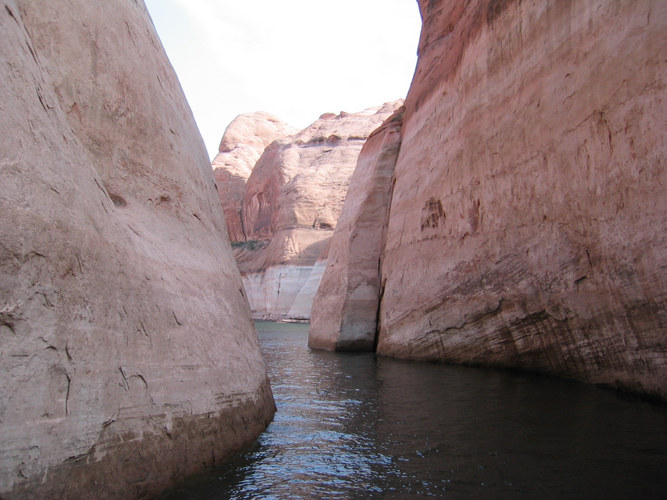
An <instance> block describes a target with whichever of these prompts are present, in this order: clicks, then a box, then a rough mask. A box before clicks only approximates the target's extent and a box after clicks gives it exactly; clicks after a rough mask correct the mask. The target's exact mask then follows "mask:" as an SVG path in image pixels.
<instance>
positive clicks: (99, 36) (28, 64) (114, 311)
mask: <svg viewBox="0 0 667 500" xmlns="http://www.w3.org/2000/svg"><path fill="white" fill-rule="evenodd" d="M1 3H2V6H1V8H0V27H1V30H2V33H3V49H2V51H0V80H1V82H2V84H1V85H0V103H1V104H0V107H1V108H2V113H0V129H2V131H3V132H2V134H0V155H1V156H0V185H1V186H2V190H1V191H0V373H2V384H0V497H3V498H89V497H91V496H94V497H95V498H134V497H140V496H146V495H150V494H152V493H155V492H156V491H158V490H159V489H161V488H164V487H166V486H168V485H170V484H171V483H173V482H174V481H177V480H179V479H181V478H183V477H184V476H185V475H187V474H192V473H195V472H198V471H200V470H201V469H202V468H203V467H206V466H210V465H212V464H213V463H216V462H219V461H220V460H221V459H223V458H225V457H226V456H227V455H228V454H229V453H231V452H232V451H234V450H237V449H239V448H240V447H242V446H243V445H245V444H247V443H249V442H250V441H252V440H253V439H254V438H255V437H256V436H257V434H258V433H259V432H260V431H261V430H262V429H263V428H264V427H265V426H266V424H267V423H268V421H269V420H270V419H271V418H272V415H273V412H274V410H275V406H274V403H273V398H272V396H271V391H270V388H269V385H268V380H267V377H266V373H265V369H264V364H263V361H262V358H261V356H260V352H259V346H258V342H257V337H256V333H255V331H254V328H253V324H252V321H251V317H250V309H249V307H248V303H247V301H246V299H245V297H244V296H243V288H242V284H241V279H240V275H239V272H238V269H237V267H236V264H235V262H234V259H233V256H232V252H231V248H230V245H229V242H228V240H227V237H226V235H225V233H226V227H225V222H224V216H223V213H222V211H221V210H220V204H219V199H218V195H217V193H216V189H215V182H214V179H213V175H212V172H211V168H210V163H209V161H208V158H207V155H206V151H205V148H204V144H203V141H202V139H201V137H200V136H199V133H198V132H197V128H196V125H195V123H194V120H193V117H192V114H191V112H190V110H189V108H188V106H187V103H186V100H185V97H184V95H183V93H182V91H181V88H180V86H179V84H178V81H177V79H176V76H175V74H174V72H173V70H172V68H171V66H170V65H169V62H168V60H167V57H166V55H165V54H164V51H163V49H162V46H161V44H160V41H159V39H158V37H157V35H156V33H155V31H154V28H153V26H152V23H151V20H150V17H149V15H148V13H147V11H146V8H145V6H144V5H143V2H141V1H138V2H137V1H132V0H114V1H105V2H89V1H87V0H70V1H68V2H61V1H55V2H53V1H52V2H34V1H30V0H4V1H2V2H1Z"/></svg>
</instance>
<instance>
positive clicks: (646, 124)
mask: <svg viewBox="0 0 667 500" xmlns="http://www.w3.org/2000/svg"><path fill="white" fill-rule="evenodd" d="M419 5H420V9H421V13H422V18H423V30H422V35H421V39H420V45H419V62H418V65H417V70H416V73H415V77H414V80H413V83H412V85H411V88H410V91H409V93H408V96H407V99H406V103H405V108H406V112H405V116H404V119H403V126H402V129H401V134H402V140H401V145H400V153H399V155H398V159H397V162H396V165H395V169H394V174H393V176H394V179H393V182H394V186H393V190H392V194H391V203H390V208H389V213H390V215H389V219H388V225H387V229H386V231H387V234H386V242H385V243H384V246H383V249H382V252H381V259H382V263H381V284H382V286H381V288H380V290H381V292H380V295H381V305H380V311H379V315H378V319H379V325H378V329H379V337H378V339H377V351H378V352H379V353H380V354H383V355H389V356H396V357H402V358H410V359H417V360H432V361H444V362H455V363H466V364H476V365H490V366H500V367H512V368H521V369H527V370H533V371H539V372H546V373H551V374H556V375H560V376H564V377H569V378H576V379H579V380H584V381H588V382H594V383H599V384H606V385H611V386H614V387H619V388H626V389H630V390H632V391H636V392H639V393H645V394H652V395H655V396H658V397H660V398H663V399H664V398H665V397H667V376H665V375H666V373H667V371H666V365H667V358H666V355H665V338H666V337H665V333H666V332H667V330H666V324H667V311H666V300H665V299H666V292H665V291H666V290H667V287H666V286H665V285H666V283H665V281H666V278H667V273H666V272H665V267H664V262H666V261H667V245H666V239H667V216H666V215H667V199H666V198H665V196H664V186H665V183H666V181H667V179H666V175H667V170H666V169H665V144H667V140H666V139H667V138H666V137H665V130H666V129H665V126H664V116H665V113H666V111H667V109H666V107H665V99H664V97H665V80H664V78H665V61H664V57H663V55H664V51H665V47H666V46H667V43H666V42H667V39H666V36H665V33H667V30H666V28H667V6H666V5H664V4H662V3H659V2H653V1H650V0H640V1H637V2H615V3H612V2H606V1H603V0H597V1H585V0H573V1H568V2H556V1H554V2H536V3H528V2H522V1H519V0H505V1H499V0H494V1H487V0H477V1H473V2H466V3H461V2H458V3H457V2H445V1H438V0H431V1H426V0H423V1H420V2H419ZM379 257H380V256H378V255H377V254H376V258H379ZM348 265H350V266H352V265H358V262H357V264H348ZM325 292H326V289H322V293H323V294H325ZM317 300H319V297H318V299H317ZM323 300H326V299H323ZM338 300H339V301H340V299H338ZM330 307H331V308H332V310H333V309H334V308H338V309H339V310H343V311H345V309H344V308H343V307H341V305H340V304H338V305H336V306H333V305H331V306H330ZM369 311H370V309H369ZM345 321H346V320H345V317H343V318H342V319H336V320H335V322H337V323H342V324H344V323H345ZM366 321H368V322H370V321H371V320H370V318H367V319H366ZM329 347H330V348H331V347H333V348H336V347H337V344H336V343H333V344H331V343H330V344H329Z"/></svg>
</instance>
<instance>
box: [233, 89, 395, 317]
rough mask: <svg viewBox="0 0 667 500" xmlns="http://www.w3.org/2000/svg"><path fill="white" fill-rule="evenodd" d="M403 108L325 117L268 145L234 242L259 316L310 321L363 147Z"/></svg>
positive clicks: (252, 178)
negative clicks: (238, 238) (241, 233)
mask: <svg viewBox="0 0 667 500" xmlns="http://www.w3.org/2000/svg"><path fill="white" fill-rule="evenodd" d="M401 104H402V101H396V102H391V103H387V104H384V105H383V106H380V107H374V108H369V109H367V110H364V111H361V112H359V113H340V114H338V115H335V114H333V113H327V114H325V115H322V116H321V117H320V119H319V120H317V121H316V122H315V123H313V124H312V125H311V126H309V127H307V128H306V129H304V130H302V131H300V132H299V133H297V134H294V135H292V136H289V137H285V138H283V139H278V140H276V141H274V142H273V143H272V144H271V145H270V146H269V147H267V148H266V150H265V151H264V153H263V154H262V156H261V158H260V159H259V161H258V162H257V164H256V165H255V167H254V169H253V171H252V174H251V175H250V177H249V178H248V181H247V185H246V191H245V195H244V198H243V205H242V226H243V231H244V235H245V238H246V242H244V243H243V242H241V243H235V244H234V247H235V249H234V253H235V256H236V259H237V262H238V264H239V268H240V270H241V274H242V277H243V283H244V286H245V290H246V293H247V295H248V300H249V301H250V306H251V308H252V311H253V315H254V316H255V317H256V318H261V319H271V320H301V321H307V320H309V318H310V311H311V306H312V301H313V298H314V296H315V292H316V290H317V287H318V285H319V282H320V279H321V277H322V273H323V271H324V268H325V266H326V256H327V252H328V246H329V240H330V238H331V235H332V233H333V230H334V228H335V227H336V222H337V220H338V217H339V215H340V212H341V209H342V206H343V201H344V200H345V195H346V193H347V188H348V185H349V181H350V177H351V175H352V172H353V171H354V168H355V165H356V163H357V158H358V156H359V153H360V151H361V148H362V146H363V144H364V142H365V141H366V139H367V137H368V136H369V135H370V133H371V132H372V131H373V130H375V129H376V128H377V127H378V126H379V125H381V124H382V122H383V121H384V120H385V119H387V117H389V116H390V115H391V114H392V113H393V112H394V111H395V110H396V108H398V107H399V106H400V105H401Z"/></svg>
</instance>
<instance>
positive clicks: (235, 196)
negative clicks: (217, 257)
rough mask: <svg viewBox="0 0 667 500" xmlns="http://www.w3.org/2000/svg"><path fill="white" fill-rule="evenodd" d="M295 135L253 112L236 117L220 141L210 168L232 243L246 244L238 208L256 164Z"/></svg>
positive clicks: (272, 120)
mask: <svg viewBox="0 0 667 500" xmlns="http://www.w3.org/2000/svg"><path fill="white" fill-rule="evenodd" d="M296 132H298V131H297V130H296V129H295V128H293V127H290V126H289V125H287V124H286V123H283V122H281V121H280V120H279V119H278V118H276V117H275V116H273V115H271V114H269V113H265V112H261V111H260V112H256V113H249V114H244V115H239V116H237V117H236V118H235V119H234V121H232V123H230V124H229V126H228V127H227V130H225V134H224V135H223V137H222V141H220V147H219V153H218V155H217V156H216V157H215V158H214V159H213V163H212V167H213V174H214V176H215V181H216V184H217V186H218V193H219V194H220V202H221V203H222V208H223V210H224V212H225V222H226V223H227V231H228V232H229V239H230V240H231V241H245V239H246V238H245V234H244V232H243V225H242V224H241V205H242V202H243V195H244V193H245V187H246V182H247V181H248V177H250V173H251V172H252V169H253V167H254V166H255V163H257V160H259V158H260V156H261V155H262V153H263V152H264V150H265V149H266V147H267V146H268V145H269V144H271V143H272V142H273V141H275V140H276V139H280V138H282V137H286V136H288V135H291V134H295V133H296Z"/></svg>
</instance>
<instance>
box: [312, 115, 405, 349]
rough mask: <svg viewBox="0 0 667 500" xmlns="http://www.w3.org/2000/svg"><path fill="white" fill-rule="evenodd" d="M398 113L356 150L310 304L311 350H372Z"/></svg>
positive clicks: (397, 141) (398, 140)
mask: <svg viewBox="0 0 667 500" xmlns="http://www.w3.org/2000/svg"><path fill="white" fill-rule="evenodd" d="M403 112H404V108H402V107H401V108H400V109H399V110H397V111H396V113H394V115H392V116H391V117H390V118H389V119H388V120H387V121H386V123H384V124H383V125H382V126H381V127H380V128H379V129H377V130H376V131H375V132H373V134H372V135H371V136H370V137H369V138H368V140H367V141H366V143H365V144H364V146H363V148H362V149H361V153H360V155H359V160H358V162H357V166H356V168H355V170H354V173H353V175H352V178H351V179H350V187H349V189H348V192H347V198H346V199H345V204H344V205H343V209H342V213H341V215H340V218H339V220H338V224H337V226H336V230H335V231H334V234H333V237H332V240H331V246H330V249H329V254H328V261H327V265H326V270H325V271H324V275H323V277H322V281H321V283H320V286H319V289H318V290H317V294H316V295H315V299H314V301H313V308H312V315H311V323H310V333H309V339H308V345H309V346H310V347H313V348H321V349H328V350H339V351H342V350H363V351H370V350H373V349H375V341H376V330H377V314H378V307H379V304H380V295H381V287H380V255H381V253H382V248H383V246H384V236H385V232H386V227H387V220H388V217H389V204H390V196H391V190H392V177H393V173H394V167H395V165H396V158H397V156H398V151H399V148H400V145H401V125H402V117H403Z"/></svg>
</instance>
